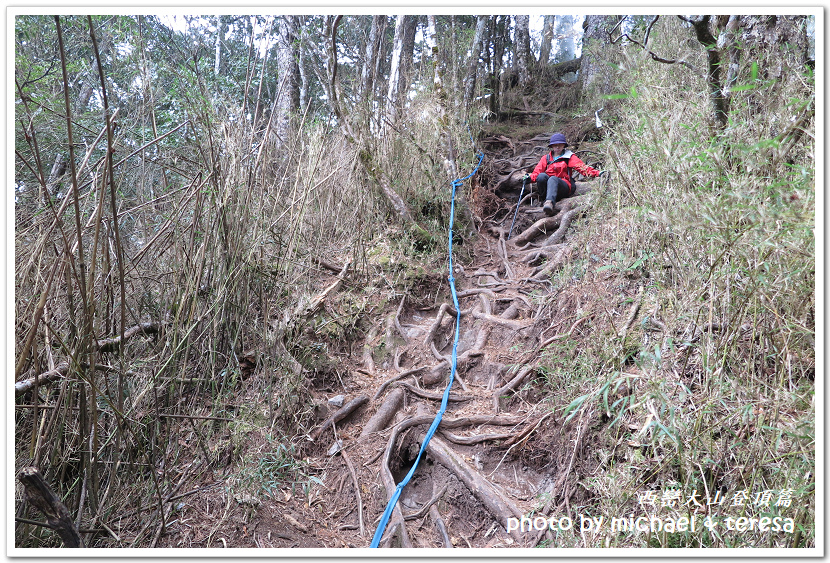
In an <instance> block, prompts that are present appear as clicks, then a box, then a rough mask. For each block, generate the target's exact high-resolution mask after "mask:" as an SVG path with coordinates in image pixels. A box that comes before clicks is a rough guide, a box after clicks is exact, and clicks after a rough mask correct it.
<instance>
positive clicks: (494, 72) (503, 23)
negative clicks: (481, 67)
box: [489, 16, 510, 115]
mask: <svg viewBox="0 0 830 563" xmlns="http://www.w3.org/2000/svg"><path fill="white" fill-rule="evenodd" d="M509 20H510V16H493V19H492V20H491V32H490V40H491V41H492V44H493V57H492V63H491V67H490V76H489V85H490V91H491V93H490V113H492V114H493V115H498V114H499V112H500V111H501V69H502V65H503V63H504V50H505V45H507V37H506V35H507V30H508V22H509Z"/></svg>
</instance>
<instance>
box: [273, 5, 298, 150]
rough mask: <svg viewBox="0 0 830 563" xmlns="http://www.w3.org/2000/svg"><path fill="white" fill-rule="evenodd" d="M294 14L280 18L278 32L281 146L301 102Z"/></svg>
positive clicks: (277, 129)
mask: <svg viewBox="0 0 830 563" xmlns="http://www.w3.org/2000/svg"><path fill="white" fill-rule="evenodd" d="M292 17H293V16H282V17H281V18H279V21H278V25H279V30H278V32H277V45H276V49H277V79H278V83H279V89H278V91H277V100H276V102H275V104H274V112H275V113H276V115H275V116H274V120H273V122H274V133H275V134H276V136H277V145H278V146H281V145H282V144H283V143H284V142H285V140H286V139H287V138H288V134H289V130H290V127H291V113H292V111H296V110H297V108H298V107H299V103H300V91H299V86H298V83H299V77H298V76H297V75H298V74H299V67H298V65H297V64H296V46H295V41H294V34H293V33H292V32H291V23H292V22H291V20H290V18H292Z"/></svg>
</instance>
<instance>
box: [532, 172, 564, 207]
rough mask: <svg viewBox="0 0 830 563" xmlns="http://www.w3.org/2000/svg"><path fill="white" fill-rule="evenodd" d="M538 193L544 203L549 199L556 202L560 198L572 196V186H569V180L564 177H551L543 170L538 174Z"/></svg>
mask: <svg viewBox="0 0 830 563" xmlns="http://www.w3.org/2000/svg"><path fill="white" fill-rule="evenodd" d="M536 193H538V194H539V197H540V198H542V202H543V203H544V202H545V200H548V199H549V200H551V201H552V202H553V203H556V202H557V201H559V200H560V199H564V198H566V197H570V196H571V188H570V187H569V186H568V182H566V181H565V180H563V179H562V178H559V177H557V176H554V177H553V178H551V177H550V176H548V175H547V174H545V173H544V172H542V173H541V174H539V175H538V176H536Z"/></svg>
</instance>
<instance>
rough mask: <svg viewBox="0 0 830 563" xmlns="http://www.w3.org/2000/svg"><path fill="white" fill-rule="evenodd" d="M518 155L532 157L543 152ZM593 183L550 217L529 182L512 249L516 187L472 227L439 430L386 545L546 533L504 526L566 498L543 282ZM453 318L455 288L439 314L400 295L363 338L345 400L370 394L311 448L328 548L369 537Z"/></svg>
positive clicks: (487, 542)
mask: <svg viewBox="0 0 830 563" xmlns="http://www.w3.org/2000/svg"><path fill="white" fill-rule="evenodd" d="M536 141H538V139H537V140H536ZM530 144H531V145H532V144H533V143H530ZM510 145H511V146H513V147H515V143H513V142H511V143H510ZM542 146H543V147H544V143H543V144H542ZM537 152H538V151H537ZM493 156H494V155H493V154H492V153H491V154H490V157H491V160H493ZM519 158H520V161H522V162H524V160H530V161H532V162H535V161H536V160H537V159H538V156H534V153H533V152H531V153H530V154H529V155H527V157H526V158H525V155H520V157H519ZM521 174H522V172H516V173H514V174H512V175H508V176H506V177H502V178H501V180H500V182H499V184H498V186H497V189H498V190H500V191H501V192H502V195H507V197H508V198H509V196H510V195H512V194H509V193H505V192H510V191H511V190H512V191H515V187H516V186H517V185H519V186H520V180H518V178H520V177H521ZM588 186H589V185H588V184H586V183H580V184H579V189H578V190H577V194H576V196H575V197H574V198H570V199H567V200H563V201H561V202H559V204H557V211H558V213H557V214H556V215H555V216H553V217H546V216H545V215H544V213H543V212H542V209H541V207H539V205H538V203H539V202H538V200H536V201H533V202H532V204H531V201H530V199H531V198H529V197H528V194H529V192H530V187H529V186H528V187H527V188H526V189H525V194H526V197H525V198H524V199H523V205H521V207H520V211H519V213H518V219H517V221H516V224H515V226H514V229H513V233H512V237H511V240H510V241H508V240H507V237H508V231H509V228H510V224H511V222H512V221H513V217H514V210H515V201H516V200H518V193H516V194H515V195H513V198H512V201H513V202H514V203H512V204H511V203H510V200H509V199H502V198H500V197H498V196H496V197H497V200H500V201H497V200H493V201H491V202H490V206H496V207H497V209H496V210H495V212H494V213H491V215H490V217H488V218H484V219H483V221H482V224H481V225H480V230H479V235H480V236H478V237H477V238H476V242H475V248H474V259H473V261H472V263H471V264H470V265H466V266H461V265H456V271H455V273H454V277H455V280H456V289H457V292H458V299H459V304H460V306H461V329H460V339H459V342H458V348H457V354H458V356H457V357H458V360H457V364H458V370H457V374H456V379H455V382H454V385H453V389H452V393H451V395H450V401H449V406H448V408H447V411H446V413H445V415H444V422H442V424H441V426H440V427H439V430H438V432H437V433H436V435H435V437H434V438H433V439H432V440H431V442H430V444H429V446H428V449H427V451H426V457H425V458H422V460H421V462H420V464H419V466H418V468H417V470H416V472H415V473H414V475H413V478H412V480H411V481H410V483H409V484H408V485H407V486H406V487H405V488H404V489H403V492H402V494H401V497H400V500H399V503H398V507H397V508H396V509H395V511H394V512H393V515H392V517H391V519H390V521H389V524H388V525H387V527H386V531H385V535H384V539H383V540H382V541H381V544H380V545H381V547H385V546H404V547H410V546H411V547H510V546H514V547H532V546H535V545H536V544H537V542H538V541H540V540H541V539H542V537H541V536H538V537H537V535H536V534H527V533H521V534H520V533H517V532H510V533H508V531H507V530H506V526H507V519H508V518H509V517H515V518H518V517H521V516H522V515H526V514H531V513H539V512H540V511H542V512H550V510H551V501H552V499H557V502H560V501H564V502H567V499H568V493H571V494H572V491H565V490H563V488H564V485H565V481H566V470H567V467H568V461H569V455H568V454H569V453H571V452H569V451H567V450H568V449H570V450H573V447H571V448H566V447H559V446H565V444H564V443H563V440H564V439H565V437H566V433H564V432H562V430H563V429H562V428H561V424H560V423H558V422H557V420H556V417H554V416H551V414H552V413H551V411H550V408H546V405H545V402H544V401H543V399H544V395H545V392H544V390H543V389H542V388H540V387H541V386H540V385H534V380H535V379H536V376H537V373H536V369H535V368H536V366H535V361H536V359H537V358H538V356H539V352H540V350H541V348H542V347H544V346H546V345H548V344H550V343H551V342H553V341H555V340H556V339H557V335H556V334H554V333H551V331H550V330H549V329H550V328H552V327H551V324H550V320H551V319H550V317H551V311H550V310H549V309H550V308H549V304H548V303H549V299H548V289H547V288H548V286H549V284H548V283H547V282H546V280H547V278H548V277H549V275H550V272H551V271H552V270H553V269H554V268H556V267H557V266H561V265H562V263H563V262H564V261H565V260H567V256H568V253H569V250H568V246H567V244H565V243H564V242H563V241H564V235H565V233H566V231H567V229H568V227H569V225H570V223H571V221H572V220H573V219H574V218H575V217H577V216H578V215H579V213H581V212H582V211H583V210H584V209H585V207H586V206H587V205H588V204H589V200H590V195H589V187H588ZM479 191H480V192H481V191H483V192H485V193H489V194H493V193H494V192H495V191H496V190H493V188H489V189H488V188H487V187H484V188H483V189H479ZM491 197H492V196H491ZM455 319H456V311H455V309H454V307H453V304H452V300H451V298H450V295H449V292H447V293H446V298H445V300H444V302H443V303H441V302H439V303H437V304H436V305H435V306H427V307H419V306H418V305H417V304H415V303H409V302H407V299H406V298H404V299H403V300H402V301H401V302H400V304H399V306H398V308H397V310H396V311H394V312H390V314H389V316H388V317H387V319H386V322H385V323H384V326H383V329H382V330H379V331H378V332H379V334H377V335H376V336H375V338H374V340H372V341H370V342H368V343H367V346H366V348H365V350H366V351H367V353H365V354H364V362H363V366H361V367H360V368H358V369H356V370H355V371H354V377H353V379H352V381H351V386H352V393H351V394H350V398H351V397H361V396H363V397H366V398H367V399H368V400H367V401H366V403H365V405H363V404H361V405H360V407H359V409H358V410H357V411H356V412H355V413H354V415H352V416H348V417H344V418H343V420H342V421H341V422H338V423H337V424H336V425H335V426H336V430H334V429H332V427H331V426H328V427H327V428H325V429H324V430H323V431H322V432H319V434H318V435H317V436H316V444H315V445H313V446H312V447H310V448H309V450H310V452H313V453H312V456H313V459H314V460H315V462H316V464H317V465H319V466H324V467H326V473H327V475H328V483H330V484H331V483H334V484H336V486H333V487H332V486H330V487H329V491H330V494H329V495H328V498H326V499H324V500H323V501H322V503H323V504H324V505H325V506H326V508H327V510H328V513H327V514H326V515H325V517H324V518H325V520H324V521H325V527H326V529H327V530H329V531H330V532H331V535H330V536H328V537H327V538H323V537H321V538H320V540H321V541H322V543H324V544H325V545H337V544H338V543H340V544H343V545H347V546H354V547H362V546H366V545H368V543H369V541H370V540H371V537H372V534H373V533H374V532H375V529H376V527H377V523H378V519H379V516H380V514H381V513H382V512H383V510H384V508H385V505H386V503H387V499H388V498H389V497H390V496H391V494H392V492H393V491H394V489H395V486H396V484H397V483H398V482H400V480H401V479H402V478H403V476H404V475H405V474H406V473H407V472H408V471H409V469H410V467H411V466H412V463H413V461H414V459H415V457H416V456H417V453H418V451H419V448H420V445H421V442H422V440H423V438H424V434H425V431H426V429H427V427H428V426H429V424H430V423H431V422H432V419H433V418H434V416H435V413H436V412H437V410H438V408H439V406H440V398H441V395H442V393H443V390H444V388H445V387H446V384H447V381H448V376H449V372H450V358H451V354H452V347H453V337H454V334H455ZM574 328H577V327H574ZM564 336H567V333H563V334H559V335H558V337H559V338H562V337H564ZM380 346H382V347H383V348H384V350H385V352H386V353H385V354H384V355H383V360H382V361H377V360H376V358H374V357H373V355H372V354H371V353H370V352H371V351H372V350H377V349H378V348H379V347H380ZM348 407H349V405H346V406H345V407H343V409H348ZM332 410H333V411H335V412H337V411H336V409H335V408H332ZM415 423H417V424H415ZM367 430H373V431H371V432H367ZM336 450H337V451H338V453H337V454H335V455H331V454H332V452H334V451H336ZM572 459H573V456H572V455H571V456H570V461H571V462H572ZM358 490H359V495H358V494H357V492H358ZM358 502H360V503H361V506H360V510H358ZM303 516H304V518H305V519H306V521H308V516H306V515H303ZM318 516H323V515H322V514H321V513H318ZM297 520H299V519H297ZM401 520H404V521H405V524H404V523H402V521H401ZM402 524H403V525H402ZM317 529H318V530H319V527H317ZM361 529H362V531H361ZM296 542H299V544H300V545H303V542H302V541H301V540H299V539H295V543H296ZM448 542H449V543H450V544H451V545H446V544H447V543H448Z"/></svg>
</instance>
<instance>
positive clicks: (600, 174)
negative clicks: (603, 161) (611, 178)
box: [599, 170, 608, 178]
mask: <svg viewBox="0 0 830 563" xmlns="http://www.w3.org/2000/svg"><path fill="white" fill-rule="evenodd" d="M603 176H608V170H603V171H602V172H600V173H599V177H600V178H602V177H603Z"/></svg>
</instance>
